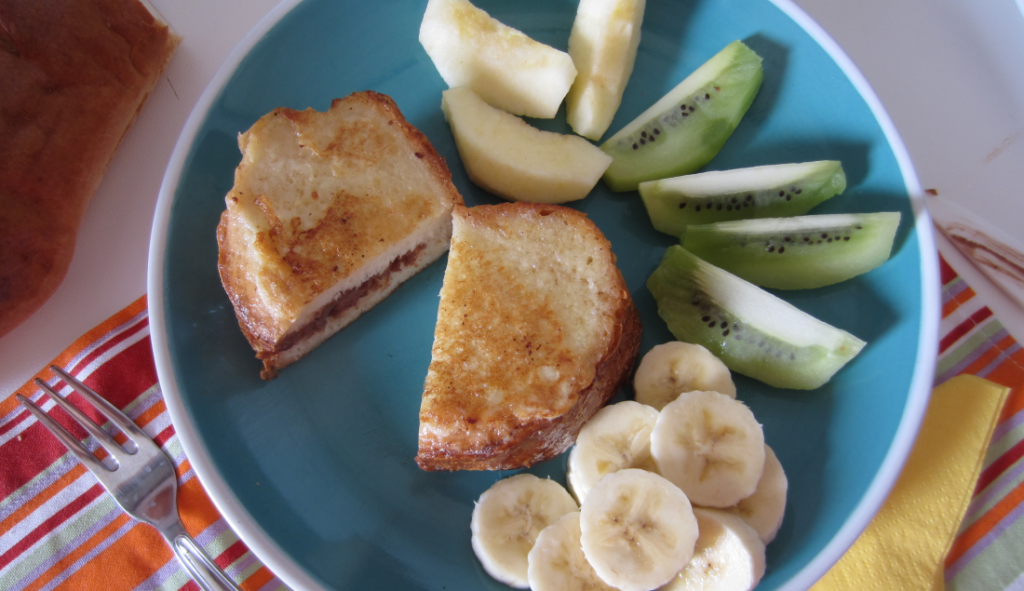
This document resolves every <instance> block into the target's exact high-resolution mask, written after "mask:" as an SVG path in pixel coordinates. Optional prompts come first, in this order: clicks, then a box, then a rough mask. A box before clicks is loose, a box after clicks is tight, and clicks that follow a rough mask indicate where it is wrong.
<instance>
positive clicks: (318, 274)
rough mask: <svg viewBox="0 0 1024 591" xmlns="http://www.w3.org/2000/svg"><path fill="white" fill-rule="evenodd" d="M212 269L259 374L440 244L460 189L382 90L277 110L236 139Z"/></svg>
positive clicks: (317, 337) (410, 270)
mask: <svg viewBox="0 0 1024 591" xmlns="http://www.w3.org/2000/svg"><path fill="white" fill-rule="evenodd" d="M238 143H239V147H240V148H241V150H242V162H241V163H240V164H239V165H238V168H237V169H236V171H235V184H234V186H233V187H232V189H231V191H230V192H229V193H228V195H227V199H226V201H227V209H226V210H225V211H224V213H223V215H222V216H221V222H220V224H219V226H218V228H217V242H218V245H219V256H220V263H219V266H220V276H221V281H222V283H223V284H224V289H225V291H226V292H227V294H228V296H229V297H230V299H231V303H232V304H233V305H234V308H235V314H236V315H237V317H238V323H239V325H240V326H241V329H242V332H243V333H244V334H245V336H246V338H247V339H248V340H249V344H250V345H252V347H253V349H255V351H256V356H257V358H259V359H261V360H262V361H263V371H262V373H261V375H262V376H263V377H264V378H265V379H270V378H273V377H274V376H275V375H276V374H277V371H278V370H279V369H281V368H283V367H285V366H287V365H289V364H291V363H294V362H295V361H296V360H298V359H299V358H301V357H302V356H304V355H306V354H307V353H308V352H309V351H311V350H312V349H313V348H314V347H316V346H317V345H319V344H320V343H322V342H323V341H324V340H326V339H327V338H328V337H330V336H331V335H333V334H335V333H336V332H337V331H339V330H341V329H342V328H343V327H345V326H347V325H348V324H349V323H351V322H352V321H354V320H355V319H356V318H358V317H359V316H360V315H361V314H363V313H364V312H366V311H367V310H369V309H370V308H372V307H373V306H375V305H376V304H377V303H378V302H380V301H381V300H383V299H384V298H385V297H387V296H388V295H389V294H390V293H392V292H393V291H394V290H395V288H397V287H398V286H399V285H400V284H401V283H402V282H403V281H405V280H406V279H408V278H409V277H411V276H413V275H414V274H415V273H417V272H418V271H420V270H421V269H423V268H424V267H426V266H427V265H429V264H430V263H432V262H433V261H435V260H436V259H437V258H438V257H440V256H441V255H442V254H444V253H445V251H447V250H448V244H449V241H450V238H451V229H452V215H451V212H452V207H453V206H455V205H461V204H462V196H461V195H460V194H459V192H458V191H457V190H456V189H455V185H453V184H452V181H451V173H450V172H449V170H448V166H447V165H446V164H445V161H444V159H443V158H441V156H439V155H438V154H437V152H436V151H435V150H434V148H433V146H432V145H431V144H430V142H429V141H428V140H427V137H426V136H425V135H423V134H422V133H421V132H420V131H419V130H417V129H416V128H415V127H413V126H412V125H411V124H410V123H409V122H407V121H406V120H405V117H403V116H402V113H401V112H400V111H399V109H398V106H397V105H396V104H395V102H394V101H393V100H391V98H390V97H388V96H386V95H383V94H380V93H376V92H373V91H365V92H358V93H355V94H352V95H349V96H348V97H346V98H344V99H337V100H335V101H334V102H333V103H332V104H331V108H330V109H329V110H328V111H325V112H317V111H314V110H312V109H306V110H305V111H295V110H293V109H285V108H280V109H276V110H274V111H272V112H270V113H268V114H267V115H265V116H263V117H262V118H260V120H259V121H257V122H256V123H255V124H253V126H252V127H251V128H250V129H249V130H248V131H246V132H245V133H243V134H242V135H241V136H239V140H238Z"/></svg>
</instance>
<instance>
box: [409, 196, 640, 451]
mask: <svg viewBox="0 0 1024 591" xmlns="http://www.w3.org/2000/svg"><path fill="white" fill-rule="evenodd" d="M453 219H454V228H453V235H452V243H451V252H450V253H449V258H448V267H447V269H446V271H445V276H444V283H443V285H442V288H441V301H440V305H439V309H438V317H437V325H436V328H435V331H434V344H433V348H432V352H431V353H432V358H431V361H430V366H429V369H428V372H427V377H426V380H425V384H424V392H423V398H422V401H421V407H420V428H419V453H418V454H417V456H416V462H417V463H418V464H419V466H420V467H421V468H423V469H425V470H511V469H515V468H521V467H525V466H530V465H532V464H535V463H537V462H541V461H544V460H547V459H549V458H552V457H554V456H556V455H558V454H560V453H562V452H563V451H565V450H566V449H567V448H568V447H569V446H571V445H572V443H573V442H574V441H575V439H576V434H577V433H578V432H579V430H580V428H581V427H582V426H583V423H584V422H586V420H587V419H589V418H590V417H591V415H593V414H594V413H595V412H597V410H598V409H599V408H601V406H603V405H604V404H605V402H607V400H608V399H609V398H610V397H611V396H612V395H613V394H615V392H616V391H617V390H618V389H619V388H620V387H621V385H622V384H623V383H624V381H625V380H627V379H628V377H629V373H630V371H631V369H632V367H633V364H634V363H635V361H636V357H637V352H638V349H639V344H640V335H641V325H640V318H639V316H638V314H637V311H636V308H635V307H634V305H633V300H632V298H631V297H630V294H629V291H628V289H627V287H626V283H625V281H624V280H623V278H622V275H621V273H620V272H619V269H618V267H617V266H616V263H615V256H614V255H613V254H612V251H611V248H610V245H609V243H608V241H607V239H605V237H604V235H603V234H602V233H601V231H600V230H599V229H598V228H597V226H596V225H594V223H593V222H591V221H590V220H589V219H588V218H587V217H586V216H585V215H584V214H582V213H580V212H578V211H576V210H574V209H570V208H567V207H562V206H557V205H541V204H531V203H503V204H500V205H493V206H478V207H473V208H466V207H456V208H455V210H454V214H453Z"/></svg>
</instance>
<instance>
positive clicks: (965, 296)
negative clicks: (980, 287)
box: [942, 287, 977, 318]
mask: <svg viewBox="0 0 1024 591" xmlns="http://www.w3.org/2000/svg"><path fill="white" fill-rule="evenodd" d="M975 295H977V294H975V293H974V289H972V288H970V287H968V288H966V289H964V290H963V291H961V292H960V293H958V294H956V295H955V296H954V297H953V299H951V300H949V301H948V302H946V303H945V304H944V305H943V306H942V317H943V318H945V317H947V316H949V315H950V314H952V313H953V312H956V311H957V309H959V308H960V306H962V305H963V304H964V302H966V301H968V300H970V299H971V298H973V297H974V296H975Z"/></svg>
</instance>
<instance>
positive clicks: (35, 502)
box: [0, 464, 85, 535]
mask: <svg viewBox="0 0 1024 591" xmlns="http://www.w3.org/2000/svg"><path fill="white" fill-rule="evenodd" d="M84 473H85V466H83V465H82V464H75V465H74V466H72V467H71V468H70V469H69V470H68V471H67V474H65V475H63V476H61V477H60V478H58V479H57V480H54V481H53V482H52V483H51V484H50V486H47V487H46V488H45V489H43V490H41V491H39V492H38V493H36V494H35V496H33V497H32V498H31V499H29V500H27V501H25V504H24V505H22V506H21V507H18V509H17V510H15V511H14V512H13V513H11V514H10V515H8V516H7V518H6V519H4V520H3V521H0V535H3V534H5V533H7V532H9V531H11V529H13V528H14V526H16V525H18V522H20V521H21V520H22V519H25V518H26V517H28V516H29V515H30V514H31V513H32V512H33V511H35V510H36V509H38V508H39V507H40V506H41V505H43V504H44V503H46V501H49V500H50V499H52V498H53V497H55V496H56V495H57V494H58V493H60V491H62V490H64V489H65V488H67V486H68V485H69V484H71V483H72V482H74V481H76V480H78V479H79V478H80V477H81V476H82V474H84Z"/></svg>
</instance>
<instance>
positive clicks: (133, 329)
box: [65, 314, 149, 374]
mask: <svg viewBox="0 0 1024 591" xmlns="http://www.w3.org/2000/svg"><path fill="white" fill-rule="evenodd" d="M136 316H138V315H136ZM132 320H135V322H134V323H132V324H131V325H130V326H124V325H125V324H126V323H128V322H130V321H132ZM116 328H119V329H120V330H121V332H119V333H117V334H114V335H110V334H109V333H107V334H105V335H102V337H101V339H103V338H105V339H107V340H106V341H104V342H103V343H102V344H100V345H99V346H97V347H96V348H95V349H93V350H92V351H90V352H89V354H88V355H85V356H84V357H82V358H81V359H79V360H78V361H77V362H75V363H74V364H73V365H69V366H68V367H66V368H65V369H67V370H68V371H69V372H71V373H72V374H76V373H78V372H80V371H81V370H82V369H84V368H86V367H88V366H89V365H90V364H92V363H94V362H95V361H96V360H98V359H99V358H100V357H103V356H104V355H106V354H107V353H109V352H110V350H111V349H114V348H115V347H117V346H118V345H119V344H121V343H123V342H124V341H127V340H130V339H131V338H132V337H135V336H137V335H138V334H139V332H143V331H146V330H148V329H149V317H148V316H146V315H145V314H143V315H142V317H141V318H136V317H132V318H127V319H125V322H124V323H122V325H121V326H119V327H116ZM98 340H100V339H98ZM108 362H109V361H107V362H104V365H106V363H108Z"/></svg>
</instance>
